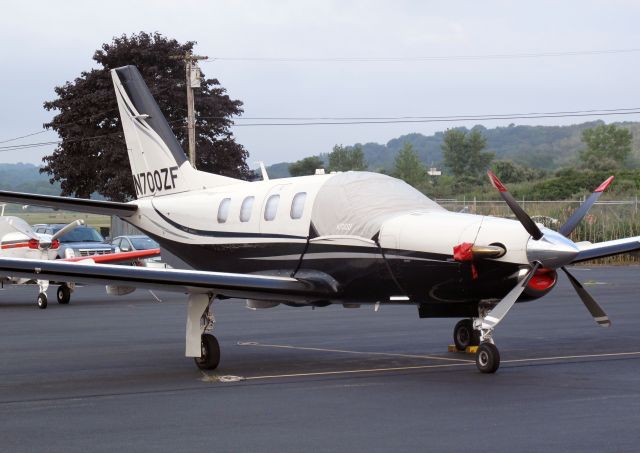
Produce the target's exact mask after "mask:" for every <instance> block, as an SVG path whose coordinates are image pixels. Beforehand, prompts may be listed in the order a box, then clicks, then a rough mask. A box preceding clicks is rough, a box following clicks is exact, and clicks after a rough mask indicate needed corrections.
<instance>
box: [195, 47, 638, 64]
mask: <svg viewBox="0 0 640 453" xmlns="http://www.w3.org/2000/svg"><path fill="white" fill-rule="evenodd" d="M636 52H640V48H631V49H600V50H573V51H561V52H527V53H504V54H479V55H442V56H437V55H430V56H429V55H427V56H415V57H213V58H211V59H209V60H208V61H206V62H205V63H209V62H212V61H249V62H274V63H279V62H284V63H352V62H355V63H359V62H371V63H387V62H421V61H456V60H510V59H524V58H548V57H552V58H553V57H575V56H585V55H612V54H627V53H636Z"/></svg>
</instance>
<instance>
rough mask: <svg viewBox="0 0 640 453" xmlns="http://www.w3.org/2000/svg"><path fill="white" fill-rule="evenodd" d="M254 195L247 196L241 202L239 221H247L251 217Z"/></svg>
mask: <svg viewBox="0 0 640 453" xmlns="http://www.w3.org/2000/svg"><path fill="white" fill-rule="evenodd" d="M255 199H256V197H247V198H245V199H244V201H243V202H242V206H241V207H240V221H241V222H248V221H249V219H250V218H251V210H252V209H253V201H254V200H255Z"/></svg>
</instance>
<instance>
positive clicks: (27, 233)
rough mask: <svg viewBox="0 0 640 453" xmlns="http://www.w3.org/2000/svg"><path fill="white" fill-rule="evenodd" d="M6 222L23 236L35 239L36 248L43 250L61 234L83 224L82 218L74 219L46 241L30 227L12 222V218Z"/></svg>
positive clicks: (49, 246) (48, 247)
mask: <svg viewBox="0 0 640 453" xmlns="http://www.w3.org/2000/svg"><path fill="white" fill-rule="evenodd" d="M8 223H9V225H11V227H12V228H13V229H14V230H16V231H17V232H19V233H22V234H24V235H25V236H27V237H28V238H29V239H31V240H33V241H37V244H38V248H39V249H40V250H43V251H44V250H49V249H50V248H51V246H52V245H53V243H54V242H55V241H57V240H58V239H59V238H61V237H62V236H64V235H65V234H67V233H69V232H70V231H72V230H74V229H75V228H77V227H79V226H82V225H84V220H82V219H78V220H74V221H73V222H71V223H69V224H68V225H65V226H63V227H62V228H60V230H58V231H57V232H56V233H55V234H54V235H53V236H51V239H50V240H48V241H46V240H43V239H42V238H41V237H40V236H38V235H37V234H36V233H34V232H33V230H32V229H30V228H29V229H26V228H23V227H22V226H21V225H20V224H19V223H16V222H14V219H10V220H9V221H8Z"/></svg>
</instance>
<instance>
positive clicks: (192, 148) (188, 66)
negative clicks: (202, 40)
mask: <svg viewBox="0 0 640 453" xmlns="http://www.w3.org/2000/svg"><path fill="white" fill-rule="evenodd" d="M170 58H171V59H174V60H182V61H184V67H185V73H186V84H185V85H186V87H187V135H188V137H189V162H190V163H191V166H192V167H193V168H196V112H195V106H194V97H193V89H194V88H200V68H198V63H197V61H198V60H206V59H207V58H209V57H205V56H203V55H193V54H192V53H191V52H185V54H184V55H172V56H171V57H170Z"/></svg>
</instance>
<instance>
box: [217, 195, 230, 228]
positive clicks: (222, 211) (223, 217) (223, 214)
mask: <svg viewBox="0 0 640 453" xmlns="http://www.w3.org/2000/svg"><path fill="white" fill-rule="evenodd" d="M230 204H231V198H225V199H224V200H222V201H221V202H220V206H218V223H224V222H226V221H227V217H229V205H230Z"/></svg>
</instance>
